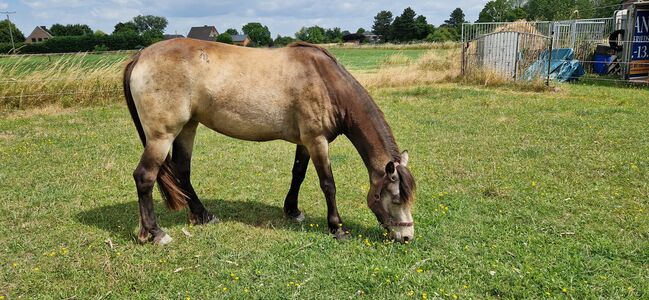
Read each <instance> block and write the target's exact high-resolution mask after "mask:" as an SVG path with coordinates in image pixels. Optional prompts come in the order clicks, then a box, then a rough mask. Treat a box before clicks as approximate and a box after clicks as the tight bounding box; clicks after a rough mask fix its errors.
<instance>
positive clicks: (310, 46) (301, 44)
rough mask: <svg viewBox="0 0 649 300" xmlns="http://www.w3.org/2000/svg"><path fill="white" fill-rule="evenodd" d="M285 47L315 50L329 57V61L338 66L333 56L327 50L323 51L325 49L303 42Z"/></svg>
mask: <svg viewBox="0 0 649 300" xmlns="http://www.w3.org/2000/svg"><path fill="white" fill-rule="evenodd" d="M287 47H290V48H297V47H305V48H313V49H317V50H320V51H322V52H323V53H324V54H326V55H327V56H329V58H331V60H333V61H334V62H335V63H336V64H338V60H336V57H335V56H334V55H333V54H331V52H329V50H327V49H325V48H323V47H321V46H318V45H314V44H310V43H307V42H303V41H297V42H293V43H290V44H289V45H288V46H287Z"/></svg>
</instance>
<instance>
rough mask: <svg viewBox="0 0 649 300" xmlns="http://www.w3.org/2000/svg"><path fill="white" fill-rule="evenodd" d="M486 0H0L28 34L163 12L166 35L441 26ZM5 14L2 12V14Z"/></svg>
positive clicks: (108, 28)
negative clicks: (410, 21) (414, 17)
mask: <svg viewBox="0 0 649 300" xmlns="http://www.w3.org/2000/svg"><path fill="white" fill-rule="evenodd" d="M486 2H487V0H455V1H430V0H429V1H400V0H391V1H387V0H380V1H372V2H363V1H352V0H345V1H338V0H334V1H317V2H315V3H314V2H313V1H306V0H287V1H268V0H266V1H262V0H238V1H232V0H221V1H197V0H184V1H177V0H157V1H148V0H105V1H97V0H0V10H10V11H16V12H17V13H16V14H13V15H11V19H12V21H13V22H14V23H15V24H16V25H17V26H18V28H20V29H21V30H22V31H23V33H24V34H25V35H28V34H29V33H30V32H31V31H32V29H34V27H35V26H37V25H45V26H48V27H49V26H51V25H52V24H54V23H61V24H73V23H82V24H88V25H89V26H90V27H91V28H92V29H94V30H97V29H100V30H102V31H104V32H107V33H110V32H112V30H113V26H114V25H115V24H116V23H117V22H123V21H128V20H130V19H131V18H133V17H134V16H137V15H140V14H142V15H148V14H151V15H158V16H165V17H167V19H168V20H169V26H167V30H166V32H167V33H178V34H183V35H185V34H187V32H188V31H189V28H190V27H192V26H201V25H215V26H216V27H217V29H219V31H224V30H225V29H227V28H236V29H238V30H241V27H242V26H243V25H244V24H246V23H248V22H261V23H262V24H264V25H266V26H268V28H269V29H270V31H271V34H272V35H273V37H275V36H276V35H277V34H281V35H291V36H293V34H294V33H295V32H296V31H297V30H299V29H300V27H302V26H312V25H319V26H322V27H335V26H338V27H341V28H342V29H343V30H345V29H347V30H350V31H355V30H356V29H357V28H359V27H363V28H365V29H370V28H371V27H372V22H373V19H374V16H375V15H376V13H377V12H379V11H381V10H390V11H392V13H393V14H395V15H399V14H401V12H402V11H403V9H404V8H406V7H408V6H410V7H412V8H413V9H414V10H415V12H417V14H422V15H424V16H426V18H427V19H428V22H429V23H432V24H435V25H439V24H441V23H442V22H443V21H444V20H445V19H447V18H448V16H449V14H450V12H451V11H452V10H453V9H455V8H456V7H461V8H462V9H463V10H464V13H465V14H466V16H467V20H469V21H475V20H476V19H477V17H478V13H479V12H480V10H481V9H482V7H483V6H484V4H485V3H486ZM3 18H4V16H3Z"/></svg>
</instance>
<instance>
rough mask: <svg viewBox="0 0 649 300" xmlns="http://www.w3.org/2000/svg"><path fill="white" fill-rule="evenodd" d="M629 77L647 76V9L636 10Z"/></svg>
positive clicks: (648, 46)
mask: <svg viewBox="0 0 649 300" xmlns="http://www.w3.org/2000/svg"><path fill="white" fill-rule="evenodd" d="M632 45H633V46H632V48H631V67H630V69H629V77H630V78H636V77H644V76H647V75H649V9H638V10H637V12H636V18H635V26H634V30H633V44H632Z"/></svg>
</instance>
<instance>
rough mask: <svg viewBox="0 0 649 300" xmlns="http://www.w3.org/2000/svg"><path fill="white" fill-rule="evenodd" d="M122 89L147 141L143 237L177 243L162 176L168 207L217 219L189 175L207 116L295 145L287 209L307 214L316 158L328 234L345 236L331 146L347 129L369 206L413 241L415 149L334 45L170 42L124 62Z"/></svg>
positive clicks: (238, 131) (198, 219) (212, 122)
mask: <svg viewBox="0 0 649 300" xmlns="http://www.w3.org/2000/svg"><path fill="white" fill-rule="evenodd" d="M123 87H124V94H125V98H126V103H127V107H128V110H129V112H130V115H131V117H132V120H133V123H134V124H135V127H136V130H137V132H138V135H139V137H140V140H141V141H142V145H143V146H144V152H143V153H142V156H141V158H140V161H139V163H138V165H137V167H136V168H135V171H134V172H133V178H134V180H135V185H136V189H137V194H138V203H139V210H140V216H139V217H140V230H139V234H138V240H139V241H140V242H141V243H147V242H153V243H154V244H159V245H165V244H168V243H169V242H171V241H172V239H171V237H170V236H169V235H168V234H167V233H165V232H164V231H163V230H162V229H161V228H160V227H159V226H158V224H157V222H156V216H155V212H154V210H153V200H152V190H153V187H154V185H155V183H156V182H157V183H158V187H159V189H160V191H161V195H162V198H163V199H164V201H165V203H166V204H167V207H168V208H169V209H172V210H180V209H182V208H184V207H187V206H188V207H189V213H188V214H189V221H190V222H191V223H192V224H210V223H215V222H217V221H218V219H217V218H216V217H215V216H214V215H213V214H211V213H210V212H208V210H207V209H206V208H205V207H204V206H203V204H202V203H201V201H200V200H199V198H198V196H197V195H196V192H195V191H194V188H193V187H192V184H191V182H190V171H191V166H190V165H191V157H192V149H193V143H194V137H195V136H196V129H197V126H198V124H199V123H200V124H203V125H204V126H206V127H208V128H210V129H212V130H214V131H216V132H218V133H221V134H224V135H226V136H230V137H233V138H237V139H241V140H248V141H270V140H284V141H287V142H290V143H293V144H296V145H297V148H296V150H295V160H294V163H293V169H292V176H293V177H292V180H291V186H290V188H289V191H288V194H287V195H286V197H285V199H284V213H285V214H286V216H287V217H288V218H290V219H293V220H295V221H298V222H301V221H303V220H304V214H303V213H302V212H301V211H300V210H299V209H298V194H299V191H300V185H301V184H302V182H303V180H304V177H305V173H306V171H307V167H308V164H309V160H310V159H311V160H312V161H313V165H314V167H315V169H316V171H317V175H318V178H319V181H320V187H321V189H322V192H323V193H324V197H325V199H326V203H327V223H328V229H329V232H330V233H331V234H333V236H334V237H335V238H337V239H339V240H342V239H346V238H348V237H349V235H350V234H349V232H348V231H347V228H346V227H345V226H344V225H343V223H342V219H341V217H340V214H339V213H338V209H337V207H336V185H335V182H334V177H333V174H332V171H331V162H330V160H329V147H328V145H329V143H330V142H332V141H333V140H334V139H335V138H336V137H337V136H339V135H345V136H347V138H348V139H349V140H350V141H351V142H352V144H353V145H354V147H355V148H356V150H357V151H358V153H359V155H360V156H361V158H362V160H363V162H364V164H365V166H366V168H367V171H368V174H369V179H370V188H369V191H368V195H367V205H368V207H369V208H370V209H371V210H372V212H373V213H374V214H375V215H376V218H377V220H378V221H379V223H380V225H382V226H383V227H384V228H385V229H387V230H388V231H389V232H390V237H391V238H392V239H394V240H397V241H399V242H407V241H408V240H412V238H413V236H414V222H413V218H412V214H411V206H412V203H413V201H414V198H415V197H414V194H415V180H414V178H413V176H412V173H411V172H410V170H409V169H408V168H407V165H408V160H409V159H408V158H409V157H408V152H407V151H404V152H402V153H400V152H399V148H398V146H397V144H396V142H395V139H394V136H393V133H392V130H391V129H390V126H389V125H388V124H387V122H386V120H385V118H384V115H383V112H382V111H381V110H380V109H379V107H378V106H377V104H376V103H375V102H374V100H373V99H372V98H371V97H370V95H369V93H368V92H367V91H366V90H365V88H363V86H362V85H361V84H360V83H359V82H358V81H356V79H355V78H354V77H353V76H352V75H351V74H350V73H349V72H348V71H347V70H346V69H345V68H344V67H343V66H342V65H340V64H339V63H338V61H337V60H336V58H335V57H334V56H333V55H332V54H331V53H330V52H329V51H327V50H326V49H324V48H322V47H319V46H316V45H312V44H309V43H305V42H296V43H293V44H291V45H289V46H287V47H284V48H279V49H258V48H245V47H239V46H233V45H228V44H222V43H216V42H206V41H200V40H194V39H185V38H181V39H173V40H167V41H162V42H158V43H155V44H153V45H151V46H149V47H147V48H145V49H143V50H142V51H140V52H138V53H137V54H135V55H134V56H133V58H132V59H131V60H130V61H129V62H128V63H127V65H126V67H125V70H124V77H123Z"/></svg>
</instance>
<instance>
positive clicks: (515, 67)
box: [514, 32, 521, 81]
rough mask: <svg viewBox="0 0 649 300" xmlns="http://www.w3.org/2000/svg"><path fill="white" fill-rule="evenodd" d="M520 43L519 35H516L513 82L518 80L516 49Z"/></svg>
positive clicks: (518, 33)
mask: <svg viewBox="0 0 649 300" xmlns="http://www.w3.org/2000/svg"><path fill="white" fill-rule="evenodd" d="M520 43H521V33H520V32H517V33H516V51H514V81H516V80H518V47H519V44H520Z"/></svg>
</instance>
